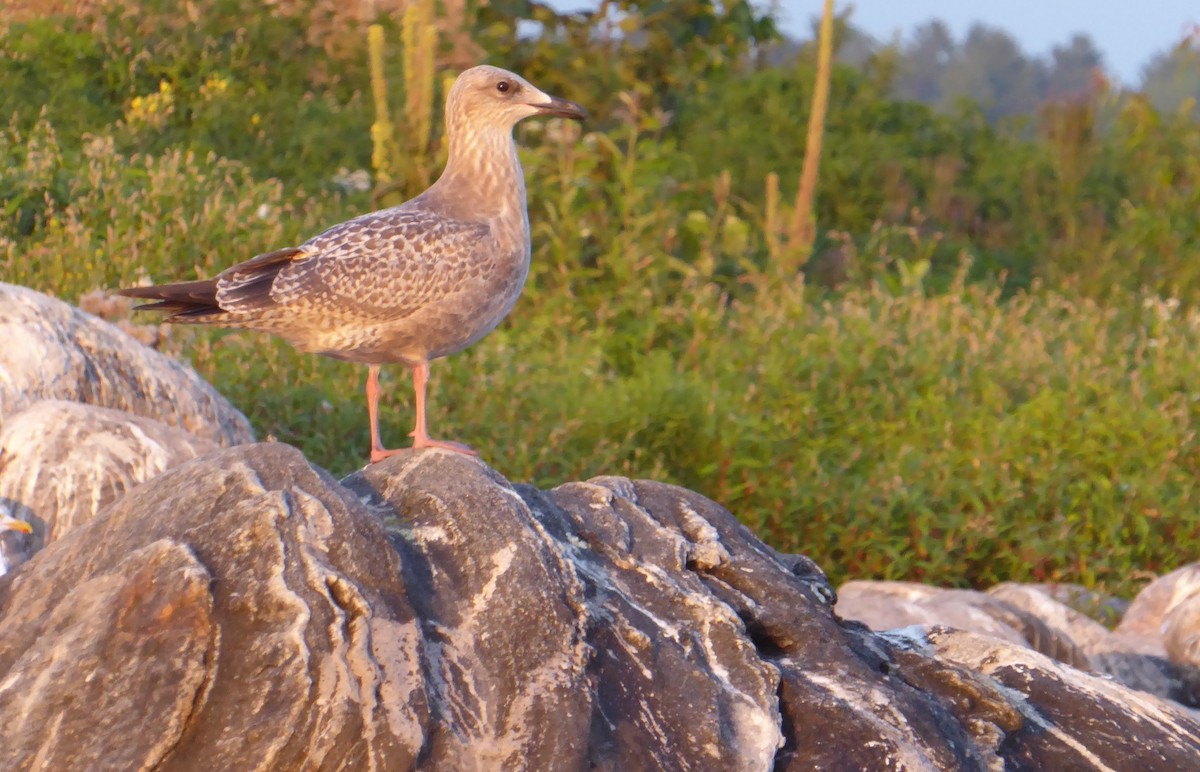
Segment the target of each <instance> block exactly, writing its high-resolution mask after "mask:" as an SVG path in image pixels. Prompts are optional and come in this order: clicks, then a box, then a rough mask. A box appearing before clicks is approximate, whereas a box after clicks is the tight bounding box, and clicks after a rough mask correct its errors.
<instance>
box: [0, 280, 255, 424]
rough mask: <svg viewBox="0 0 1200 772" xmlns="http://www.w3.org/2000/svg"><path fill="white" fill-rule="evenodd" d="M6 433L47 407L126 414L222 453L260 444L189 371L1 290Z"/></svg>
mask: <svg viewBox="0 0 1200 772" xmlns="http://www.w3.org/2000/svg"><path fill="white" fill-rule="evenodd" d="M0 341H3V342H4V343H3V345H0V427H2V426H3V425H4V424H5V422H6V421H7V420H8V418H9V417H10V416H12V415H15V414H16V413H18V412H20V411H21V410H24V409H25V408H27V407H29V406H30V405H32V404H33V403H35V402H38V401H40V400H45V399H57V400H65V401H68V402H83V403H86V404H89V405H98V406H100V407H107V408H113V409H116V410H122V411H125V412H128V413H133V414H134V415H137V416H141V417H143V418H151V419H154V420H156V421H160V422H162V423H165V424H167V425H169V426H175V427H178V428H180V429H183V430H185V431H187V432H189V433H191V434H193V435H195V436H197V437H199V438H201V439H205V440H209V441H211V442H215V443H217V444H219V445H237V444H240V443H244V442H253V440H254V433H253V431H252V430H251V428H250V423H249V421H247V420H246V417H245V416H244V415H242V414H241V413H239V412H238V411H237V410H236V409H235V408H234V407H233V406H232V405H230V404H229V402H228V401H227V400H226V399H225V398H224V397H222V396H221V395H220V394H219V393H217V390H216V389H214V388H213V387H212V386H210V385H209V384H208V383H206V382H205V381H204V380H203V379H202V378H200V376H199V375H197V374H196V372H195V371H194V370H192V369H191V368H190V367H187V366H186V365H183V364H180V363H179V362H177V361H175V360H174V359H171V358H170V357H168V356H165V355H163V354H160V353H158V352H157V351H154V350H152V349H149V348H147V347H146V346H144V345H142V344H141V343H139V342H138V341H137V340H135V339H134V338H132V337H131V336H129V335H127V334H126V333H124V332H122V331H121V330H119V329H117V328H116V327H114V326H113V325H111V324H109V323H107V322H105V321H102V320H100V319H97V318H96V317H94V316H92V315H90V314H87V313H84V312H83V311H80V310H79V309H78V308H74V307H72V306H69V305H67V304H66V303H63V302H62V301H60V300H56V299H55V298H52V297H49V296H47V295H43V294H42V293H40V292H37V291H35V290H31V289H28V288H26V287H19V286H16V285H13V284H4V283H0Z"/></svg>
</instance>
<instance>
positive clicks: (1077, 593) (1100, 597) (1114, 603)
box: [1022, 582, 1129, 629]
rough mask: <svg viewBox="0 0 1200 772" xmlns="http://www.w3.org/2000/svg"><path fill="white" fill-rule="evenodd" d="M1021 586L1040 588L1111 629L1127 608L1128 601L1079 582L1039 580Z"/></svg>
mask: <svg viewBox="0 0 1200 772" xmlns="http://www.w3.org/2000/svg"><path fill="white" fill-rule="evenodd" d="M1022 586H1023V587H1029V588H1031V589H1035V590H1040V591H1041V592H1043V593H1045V594H1046V595H1048V596H1050V597H1051V598H1053V599H1054V600H1056V601H1058V602H1059V603H1062V604H1064V605H1065V606H1067V607H1068V608H1072V609H1075V610H1076V611H1078V612H1080V613H1081V614H1084V615H1086V616H1087V617H1088V618H1090V619H1093V620H1095V621H1097V622H1099V623H1100V624H1102V625H1104V626H1105V627H1107V628H1109V629H1112V628H1113V627H1115V626H1116V625H1117V623H1118V622H1120V621H1121V618H1122V617H1124V616H1125V612H1127V611H1128V610H1129V601H1127V600H1125V599H1124V598H1118V597H1115V596H1113V595H1106V594H1104V593H1102V592H1098V591H1096V590H1093V589H1089V588H1087V587H1084V586H1083V585H1081V584H1068V583H1066V582H1040V583H1031V584H1024V585H1022Z"/></svg>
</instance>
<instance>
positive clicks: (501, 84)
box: [496, 80, 512, 94]
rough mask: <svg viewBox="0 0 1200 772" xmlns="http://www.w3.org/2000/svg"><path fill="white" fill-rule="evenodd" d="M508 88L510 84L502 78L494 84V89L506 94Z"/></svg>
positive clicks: (510, 86)
mask: <svg viewBox="0 0 1200 772" xmlns="http://www.w3.org/2000/svg"><path fill="white" fill-rule="evenodd" d="M510 88H512V84H511V83H509V82H508V81H506V80H502V81H500V82H499V83H497V84H496V90H497V91H499V92H500V93H501V94H507V93H508V90H509V89H510Z"/></svg>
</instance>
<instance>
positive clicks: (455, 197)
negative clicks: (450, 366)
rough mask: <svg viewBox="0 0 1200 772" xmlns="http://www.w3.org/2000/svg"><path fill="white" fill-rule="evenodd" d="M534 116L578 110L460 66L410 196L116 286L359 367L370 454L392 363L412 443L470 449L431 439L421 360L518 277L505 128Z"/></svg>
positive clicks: (508, 306)
mask: <svg viewBox="0 0 1200 772" xmlns="http://www.w3.org/2000/svg"><path fill="white" fill-rule="evenodd" d="M539 114H541V115H557V116H562V117H567V118H575V119H582V118H583V117H584V115H585V113H584V111H583V109H582V108H580V107H579V106H578V105H576V104H574V103H572V102H568V101H566V100H562V99H557V98H554V97H550V96H548V95H546V94H545V93H543V92H541V91H539V90H538V89H536V88H534V87H533V86H532V85H530V84H529V83H528V82H526V81H525V80H523V79H521V78H520V77H518V76H516V75H514V74H513V73H511V72H507V71H505V70H501V69H499V68H496V67H486V66H484V67H475V68H472V69H470V70H467V71H466V72H464V73H462V74H461V75H460V76H459V77H458V79H457V80H456V81H455V82H454V87H453V88H452V89H451V90H450V94H449V96H448V97H447V100H446V136H447V139H448V141H449V156H448V159H447V162H446V169H445V171H444V172H443V173H442V176H441V177H440V178H439V179H438V181H437V182H435V183H434V184H433V185H432V186H431V187H430V188H429V189H428V190H426V191H425V192H424V193H422V194H421V195H419V196H417V197H416V198H414V199H412V200H411V201H408V202H407V203H404V204H401V205H400V206H396V207H392V208H390V209H383V210H381V211H378V212H371V213H370V214H365V215H362V216H361V217H356V218H354V219H353V220H349V221H347V222H344V223H341V224H340V225H335V226H333V227H332V228H330V229H329V230H327V231H325V232H324V233H321V234H319V235H317V236H314V237H313V238H311V239H309V240H308V241H306V242H305V243H303V244H301V245H300V246H299V247H289V248H287V249H281V250H277V251H275V252H269V253H267V254H263V255H259V256H258V257H255V258H253V259H251V260H247V261H246V262H244V263H240V264H238V265H235V266H233V267H232V268H229V269H227V270H225V271H224V272H222V273H221V274H220V275H218V276H217V277H216V278H213V279H207V280H202V281H192V282H183V283H179V284H166V285H161V286H156V287H135V288H132V289H126V290H121V294H123V295H129V296H131V297H135V298H145V299H151V300H154V301H156V302H153V303H147V304H145V305H141V306H138V309H139V310H143V309H146V310H158V311H163V312H166V313H167V314H168V316H167V317H166V320H167V321H170V322H178V323H183V324H213V325H219V326H222V327H234V328H243V329H252V330H260V331H263V332H269V333H273V334H275V335H278V336H280V337H282V338H284V339H285V340H287V341H288V342H290V343H291V344H292V345H293V346H295V347H296V348H298V349H300V350H302V351H308V352H313V353H317V354H325V355H327V356H331V357H336V358H338V359H344V360H346V361H350V362H362V363H364V364H367V365H368V366H369V370H368V376H367V407H368V412H369V414H370V420H371V460H372V461H378V460H380V459H382V458H385V457H387V456H388V455H391V454H393V453H395V452H396V451H389V450H385V449H384V448H383V446H382V444H381V443H380V441H379V430H378V416H377V412H376V411H377V402H378V374H379V366H380V365H383V364H389V363H399V364H403V365H405V366H406V367H408V368H410V369H411V370H412V372H413V385H414V387H415V389H416V396H417V425H416V428H415V429H414V430H413V433H412V436H413V439H414V441H413V446H414V447H447V448H451V449H454V450H460V451H463V452H473V451H470V449H468V448H466V447H465V446H462V445H458V444H457V443H449V442H440V441H438V440H433V439H431V438H430V437H429V435H428V432H427V431H426V427H425V382H426V380H427V379H428V375H429V362H430V361H431V360H433V359H437V358H439V357H444V356H446V355H448V354H453V353H454V352H456V351H461V350H462V349H464V348H466V347H467V346H469V345H471V344H472V343H474V342H475V341H477V340H479V339H480V338H481V337H483V336H484V335H486V334H487V333H488V332H491V331H492V330H493V329H494V328H495V327H496V325H498V324H499V323H500V321H501V320H502V319H504V317H505V316H507V315H508V313H509V311H511V310H512V307H513V305H514V304H515V303H516V301H517V297H518V296H519V295H520V294H521V289H522V287H524V285H525V278H526V277H527V276H528V274H529V259H530V244H529V216H528V213H527V211H526V208H525V179H524V176H523V173H522V171H521V165H520V162H519V161H518V159H517V148H516V145H515V144H514V142H513V138H512V129H513V126H515V125H516V124H517V123H518V122H519V121H521V120H522V119H524V118H527V117H529V116H532V115H539Z"/></svg>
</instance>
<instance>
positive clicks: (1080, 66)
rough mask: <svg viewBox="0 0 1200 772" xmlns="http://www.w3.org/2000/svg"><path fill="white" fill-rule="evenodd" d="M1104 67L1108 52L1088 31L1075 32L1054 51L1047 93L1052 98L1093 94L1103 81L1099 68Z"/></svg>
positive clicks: (1051, 53) (1046, 85) (1051, 58)
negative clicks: (1104, 50) (1098, 76)
mask: <svg viewBox="0 0 1200 772" xmlns="http://www.w3.org/2000/svg"><path fill="white" fill-rule="evenodd" d="M1103 67H1104V55H1103V54H1101V53H1100V50H1099V49H1098V48H1097V47H1096V43H1095V42H1094V41H1093V40H1092V39H1091V37H1089V36H1087V35H1075V36H1074V37H1072V38H1071V40H1070V42H1069V43H1067V44H1066V45H1060V46H1055V47H1054V48H1053V49H1051V51H1050V63H1049V66H1048V69H1047V72H1046V84H1045V94H1044V96H1045V97H1046V98H1048V99H1058V100H1063V99H1066V100H1075V99H1082V98H1087V97H1089V96H1091V95H1092V94H1093V93H1094V92H1095V90H1096V87H1097V86H1098V84H1099V82H1100V81H1099V80H1098V79H1097V77H1096V74H1097V72H1099V71H1100V70H1102V69H1103Z"/></svg>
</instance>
